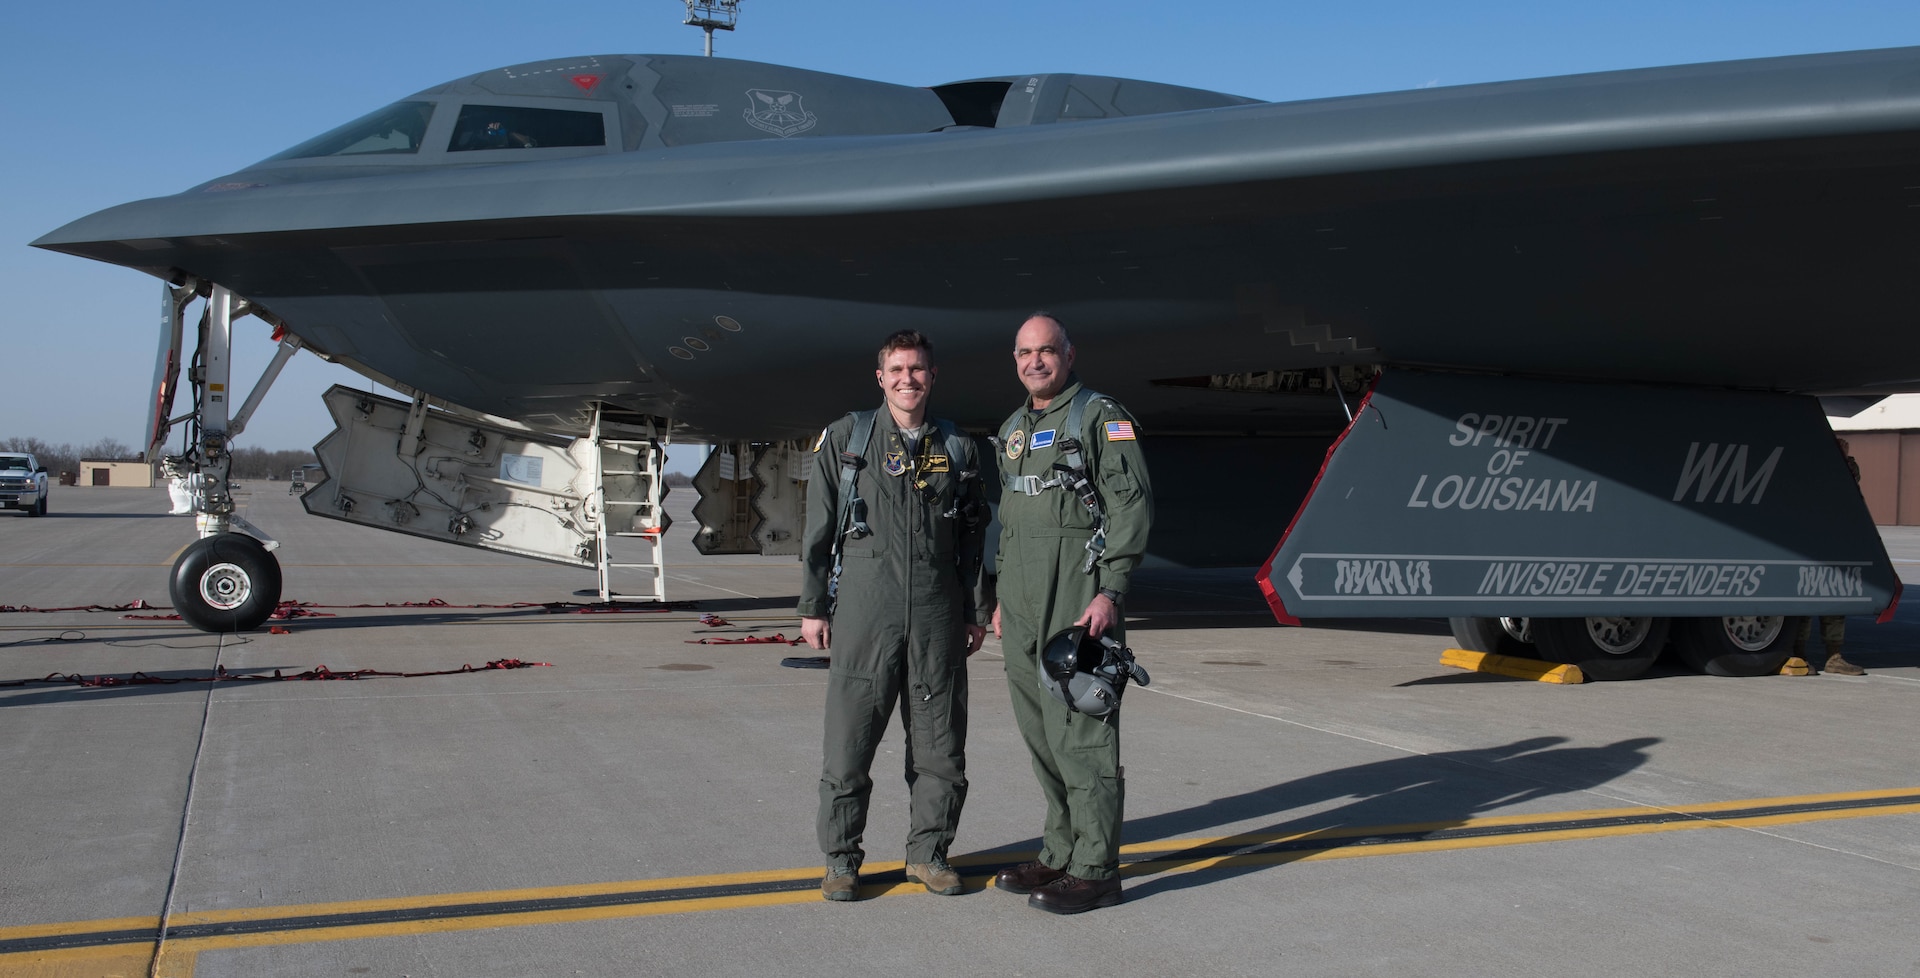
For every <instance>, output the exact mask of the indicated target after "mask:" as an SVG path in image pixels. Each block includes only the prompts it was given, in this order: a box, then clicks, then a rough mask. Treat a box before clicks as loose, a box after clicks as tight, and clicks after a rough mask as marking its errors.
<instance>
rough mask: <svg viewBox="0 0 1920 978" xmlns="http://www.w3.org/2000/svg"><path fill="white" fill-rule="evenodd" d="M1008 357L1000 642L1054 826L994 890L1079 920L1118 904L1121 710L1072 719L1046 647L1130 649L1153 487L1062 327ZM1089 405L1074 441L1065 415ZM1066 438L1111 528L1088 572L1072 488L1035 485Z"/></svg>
mask: <svg viewBox="0 0 1920 978" xmlns="http://www.w3.org/2000/svg"><path fill="white" fill-rule="evenodd" d="M1013 357H1014V366H1015V368H1016V370H1017V371H1018V373H1019V378H1020V383H1021V385H1022V386H1024V387H1025V388H1026V389H1027V401H1026V403H1025V404H1023V405H1021V407H1020V410H1018V411H1016V412H1014V415H1013V417H1011V418H1009V419H1008V420H1007V423H1006V424H1005V425H1004V426H1002V428H1001V437H1002V442H1001V446H1000V452H999V455H998V456H997V457H996V458H995V461H996V463H997V464H998V465H999V466H1000V467H1001V469H1002V471H1003V473H1004V474H1003V477H1002V479H1001V486H1002V487H1003V488H1002V491H1001V493H1000V526H1001V531H1000V549H999V556H998V565H999V580H998V583H997V589H998V591H999V598H1000V606H999V608H998V609H997V610H995V612H994V614H993V633H994V634H995V635H996V636H998V637H1000V639H1001V641H1002V650H1003V652H1004V653H1005V656H1006V669H1007V687H1008V689H1009V690H1010V691H1011V693H1012V695H1013V713H1014V717H1015V718H1016V719H1017V720H1018V721H1019V724H1020V736H1021V737H1022V738H1023V739H1024V740H1025V741H1026V744H1027V751H1028V753H1030V754H1031V755H1032V757H1033V773H1034V777H1036V778H1037V779H1038V780H1039V782H1040V793H1041V794H1042V795H1043V796H1045V798H1046V802H1047V818H1046V824H1045V826H1044V828H1043V829H1042V843H1043V844H1042V847H1041V849H1040V858H1039V859H1038V860H1037V861H1034V862H1028V863H1023V864H1021V865H1019V866H1015V867H1013V868H1012V869H1008V870H1006V871H1004V872H1002V873H1001V874H1000V875H999V876H998V877H996V878H995V879H994V885H995V886H997V887H999V888H1000V889H1003V890H1008V891H1011V892H1014V893H1025V894H1028V897H1027V905H1028V906H1031V907H1035V908H1037V909H1040V910H1045V911H1048V912H1050V913H1062V914H1067V913H1080V912H1081V911H1085V910H1092V909H1094V908H1096V907H1110V906H1113V905H1115V904H1117V903H1119V902H1120V901H1121V899H1122V896H1121V890H1120V876H1119V870H1120V825H1121V811H1122V807H1123V803H1124V801H1125V796H1126V779H1125V770H1124V769H1123V768H1122V767H1121V766H1120V713H1121V711H1120V710H1118V709H1115V710H1114V711H1112V712H1110V713H1108V714H1107V715H1106V716H1104V717H1092V716H1088V715H1087V714H1085V713H1079V712H1074V711H1072V710H1069V709H1068V707H1067V705H1066V704H1065V703H1062V702H1060V701H1059V700H1057V699H1055V698H1054V697H1053V696H1052V695H1050V694H1049V693H1047V692H1046V691H1045V690H1044V689H1042V687H1041V685H1040V671H1039V669H1040V667H1039V656H1040V650H1041V649H1042V648H1043V647H1044V646H1045V645H1046V643H1047V640H1048V639H1049V638H1051V637H1053V636H1054V635H1056V634H1058V633H1059V632H1061V631H1062V630H1064V629H1067V628H1069V627H1072V626H1074V625H1084V626H1086V628H1087V633H1088V634H1089V635H1090V636H1093V637H1096V638H1097V637H1099V636H1101V635H1112V636H1114V638H1116V639H1121V638H1124V633H1125V629H1126V620H1125V618H1124V617H1123V616H1122V612H1121V609H1122V606H1123V605H1124V604H1125V601H1126V595H1127V585H1128V579H1129V577H1130V576H1131V575H1132V573H1133V570H1134V568H1135V567H1138V566H1139V564H1140V558H1141V556H1142V555H1143V554H1144V553H1145V552H1146V544H1147V532H1148V530H1149V529H1150V528H1151V526H1152V524H1153V490H1152V486H1151V485H1150V484H1149V483H1148V481H1147V467H1146V463H1145V461H1144V460H1143V459H1142V457H1141V454H1140V443H1139V441H1138V440H1137V433H1136V431H1135V429H1134V423H1133V416H1132V415H1130V414H1128V413H1127V411H1126V409H1125V408H1123V407H1121V406H1120V405H1119V404H1118V403H1117V402H1115V401H1114V400H1113V399H1112V398H1110V397H1106V396H1104V395H1100V394H1094V393H1092V392H1091V391H1087V390H1086V389H1085V388H1084V387H1083V386H1082V385H1081V383H1080V379H1079V378H1078V377H1077V376H1076V375H1075V374H1074V373H1073V363H1074V348H1073V342H1072V340H1070V339H1068V337H1067V331H1066V328H1065V327H1063V326H1062V325H1061V324H1060V320H1059V319H1058V318H1056V317H1054V316H1052V315H1050V314H1048V313H1044V312H1039V313H1034V314H1033V315H1032V316H1030V317H1028V318H1027V320H1026V322H1025V323H1023V324H1022V325H1021V326H1020V331H1019V332H1018V333H1017V334H1015V336H1014V345H1013ZM1083 396H1084V400H1083V403H1082V409H1081V414H1082V417H1081V421H1080V425H1079V428H1078V430H1074V429H1072V428H1070V427H1069V425H1068V418H1069V415H1070V414H1071V408H1072V405H1073V402H1074V400H1075V398H1076V397H1083ZM1070 440H1071V441H1077V442H1079V443H1080V445H1081V457H1082V464H1084V465H1085V467H1086V470H1087V474H1088V476H1089V479H1090V481H1091V482H1092V483H1093V485H1094V486H1095V487H1096V488H1097V489H1098V490H1099V497H1100V502H1101V504H1102V506H1103V508H1104V510H1105V513H1106V517H1107V533H1106V549H1105V550H1104V551H1103V552H1101V553H1100V554H1099V556H1098V558H1097V559H1096V560H1095V561H1094V562H1093V565H1092V567H1091V568H1088V567H1087V560H1088V554H1089V550H1088V547H1087V544H1088V541H1089V540H1091V539H1093V537H1094V530H1095V527H1096V523H1095V519H1094V517H1093V515H1092V514H1091V513H1089V512H1088V510H1087V507H1086V506H1085V505H1084V504H1082V502H1081V501H1080V499H1079V497H1078V496H1076V495H1075V494H1074V492H1073V491H1072V490H1070V489H1067V488H1065V487H1061V486H1055V487H1051V488H1040V487H1039V483H1042V482H1046V481H1049V480H1051V479H1053V478H1055V477H1057V476H1058V475H1059V473H1058V472H1056V471H1055V470H1054V468H1053V465H1054V463H1055V462H1057V461H1060V460H1061V455H1062V447H1063V446H1064V445H1066V444H1067V443H1068V442H1069V441H1070ZM1025 476H1034V477H1036V478H1033V479H1023V478H1021V477H1025Z"/></svg>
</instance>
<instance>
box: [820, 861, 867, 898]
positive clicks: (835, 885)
mask: <svg viewBox="0 0 1920 978" xmlns="http://www.w3.org/2000/svg"><path fill="white" fill-rule="evenodd" d="M820 895H821V896H823V897H826V898H827V899H829V900H833V901H835V902H843V901H847V900H853V899H857V898H858V897H859V896H860V874H859V873H857V872H855V871H853V870H851V869H842V868H840V867H838V866H834V867H830V868H828V870H827V875H825V876H823V877H821V878H820Z"/></svg>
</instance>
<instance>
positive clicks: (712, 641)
mask: <svg viewBox="0 0 1920 978" xmlns="http://www.w3.org/2000/svg"><path fill="white" fill-rule="evenodd" d="M804 641H806V639H803V638H788V637H786V636H785V635H782V634H780V633H779V632H775V633H773V634H772V635H748V636H747V637H745V638H690V639H687V644H688V645H799V644H800V643H802V642H804Z"/></svg>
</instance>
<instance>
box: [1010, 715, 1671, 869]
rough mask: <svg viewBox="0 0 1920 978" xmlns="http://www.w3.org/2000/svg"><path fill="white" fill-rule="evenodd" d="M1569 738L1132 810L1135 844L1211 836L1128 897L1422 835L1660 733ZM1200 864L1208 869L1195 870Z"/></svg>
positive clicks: (1553, 786)
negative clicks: (1174, 806)
mask: <svg viewBox="0 0 1920 978" xmlns="http://www.w3.org/2000/svg"><path fill="white" fill-rule="evenodd" d="M1565 742H1566V738H1565V737H1533V738H1529V739H1526V740H1519V741H1515V742H1513V743H1511V744H1503V745H1501V746H1498V747H1487V748H1477V749H1473V750H1458V751H1446V752H1442V753H1438V754H1420V755H1413V756H1408V757H1400V758H1394V759H1392V760H1387V761H1378V762H1375V763H1372V764H1362V765H1359V766H1357V767H1349V768H1341V769H1339V770H1336V771H1328V772H1325V773H1322V774H1315V775H1312V776H1309V777H1305V778H1300V779H1297V780H1294V781H1288V782H1285V783H1282V784H1277V785H1273V786H1271V787H1267V788H1261V789H1259V790H1257V791H1249V792H1246V793H1244V794H1238V795H1232V796H1229V797H1225V798H1216V799H1213V800H1212V801H1208V802H1205V803H1202V804H1198V805H1193V806H1191V807H1188V808H1182V809H1179V810H1177V811H1171V812H1164V813H1161V814H1158V815H1148V816H1145V817H1142V818H1135V819H1130V820H1128V821H1127V823H1126V827H1125V829H1124V830H1123V833H1122V839H1123V840H1124V842H1125V843H1126V844H1127V845H1131V846H1138V845H1140V844H1142V843H1150V842H1154V841H1157V840H1181V839H1186V838H1188V837H1192V836H1204V837H1203V838H1194V839H1190V840H1189V841H1190V842H1191V844H1190V845H1188V846H1186V847H1185V848H1173V849H1172V850H1171V851H1168V852H1165V853H1156V854H1154V855H1153V856H1151V857H1149V858H1148V859H1147V860H1146V861H1144V862H1137V861H1136V862H1130V863H1125V864H1123V866H1122V870H1121V871H1122V874H1123V875H1125V876H1128V877H1133V878H1140V877H1144V879H1141V881H1140V882H1138V883H1136V884H1135V885H1133V886H1131V887H1129V888H1128V890H1127V898H1128V899H1129V900H1137V899H1142V898H1145V897H1148V896H1152V895H1153V894H1156V893H1161V892H1166V891H1171V890H1178V889H1184V888H1187V887H1191V886H1201V885H1205V884H1207V883H1213V882H1217V881H1219V880H1224V879H1231V878H1233V877H1236V876H1242V875H1245V874H1247V873H1251V872H1256V871H1258V870H1261V869H1266V868H1268V867H1271V866H1274V865H1281V864H1285V863H1287V862H1294V861H1297V860H1300V859H1304V858H1307V857H1308V856H1310V855H1312V854H1314V853H1316V852H1323V851H1325V850H1327V849H1332V848H1338V847H1340V846H1346V845H1356V844H1364V843H1366V842H1367V841H1368V840H1369V839H1373V838H1377V837H1378V836H1379V835H1382V834H1386V833H1388V832H1391V833H1392V834H1393V835H1394V838H1395V841H1417V840H1419V839H1421V838H1426V837H1430V836H1433V835H1435V834H1437V833H1442V832H1445V831H1446V830H1449V829H1457V828H1459V827H1461V826H1462V825H1465V824H1466V823H1467V821H1468V820H1470V819H1472V818H1475V817H1478V816H1483V815H1486V814H1488V813H1490V812H1493V811H1497V810H1499V809H1502V808H1508V807H1512V806H1516V805H1522V804H1525V803H1527V802H1530V801H1534V800H1536V799H1540V798H1544V797H1548V796H1551V795H1558V794H1567V793H1571V792H1578V791H1584V790H1587V789H1589V788H1593V787H1596V786H1598V785H1601V784H1605V783H1607V782H1608V781H1611V780H1613V779H1614V778H1616V777H1619V776H1620V775H1622V774H1625V773H1626V772H1628V771H1631V770H1633V769H1634V768H1637V767H1639V766H1640V765H1641V764H1644V763H1645V762H1646V760H1647V755H1646V753H1645V749H1646V748H1648V747H1651V746H1653V745H1654V744H1657V743H1659V742H1660V740H1659V738H1656V737H1636V738H1631V739H1628V740H1622V741H1618V742H1616V743H1612V744H1608V745H1606V746H1604V747H1560V746H1558V745H1560V744H1563V743H1565ZM1349 798H1350V799H1353V800H1352V801H1351V802H1349V803H1347V804H1345V805H1341V806H1339V807H1336V808H1330V809H1326V810H1322V811H1313V812H1309V813H1306V814H1303V815H1300V816H1298V817H1296V818H1281V819H1277V820H1274V821H1272V822H1269V823H1268V824H1266V825H1264V826H1261V827H1258V828H1246V829H1241V830H1239V831H1236V832H1235V833H1234V834H1232V835H1229V836H1225V837H1217V836H1205V833H1208V832H1210V831H1214V830H1217V829H1218V828H1219V827H1220V826H1223V825H1233V824H1237V823H1244V822H1247V821H1249V820H1253V819H1263V818H1269V817H1272V816H1277V815H1280V814H1281V813H1283V812H1289V811H1297V810H1299V809H1303V808H1311V807H1314V806H1318V805H1322V804H1325V803H1326V802H1329V801H1336V800H1339V799H1349ZM1275 836H1284V837H1286V839H1285V842H1286V845H1285V847H1284V849H1282V850H1279V851H1276V850H1274V849H1270V848H1269V849H1266V850H1265V851H1259V852H1256V853H1253V854H1237V853H1245V852H1246V851H1247V850H1261V849H1262V847H1268V846H1271V845H1272V844H1273V842H1274V841H1275V839H1274V837H1275ZM1039 845H1040V840H1038V839H1029V840H1026V841H1024V842H1020V843H1014V844H1012V845H1009V846H1005V847H1001V848H1000V849H998V850H997V851H999V852H1006V851H1010V850H1024V851H1032V850H1034V849H1037V848H1039ZM1203 864H1210V865H1203ZM1195 866H1202V867H1203V868H1198V869H1191V868H1190V867H1195Z"/></svg>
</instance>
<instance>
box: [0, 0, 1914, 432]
mask: <svg viewBox="0 0 1920 978" xmlns="http://www.w3.org/2000/svg"><path fill="white" fill-rule="evenodd" d="M684 12H685V5H684V2H683V0H574V2H570V3H560V4H527V3H505V2H496V0H463V2H458V3H455V2H443V0H389V2H385V3H366V2H360V0H336V2H330V3H324V4H279V3H234V2H228V0H201V2H197V3H194V4H190V5H189V4H174V3H166V2H153V0H146V2H140V3H134V2H125V0H103V2H95V3H88V4H50V3H36V4H27V5H23V6H22V7H20V8H17V9H16V10H15V12H14V13H13V14H11V15H9V17H8V21H7V24H6V28H5V30H4V32H3V35H0V55H3V56H0V81H3V82H4V90H5V91H6V92H8V93H9V97H8V98H7V99H6V100H5V107H4V108H3V109H0V113H3V115H0V119H3V120H4V122H5V126H6V131H7V133H8V135H9V137H10V138H8V139H7V140H6V149H5V150H4V155H0V161H3V163H0V165H3V166H4V168H5V185H6V186H7V187H8V191H7V192H6V193H5V194H0V229H4V231H5V233H4V236H0V294H4V295H5V296H6V297H7V301H6V302H5V305H4V306H0V378H3V379H4V382H3V383H0V391H5V393H6V397H5V404H6V407H5V408H4V409H0V437H7V436H16V437H18V436H35V437H39V438H43V439H46V440H48V441H52V442H75V443H86V442H91V441H94V440H96V439H99V438H103V437H111V438H117V439H119V440H121V441H122V442H126V443H129V444H131V443H134V442H136V441H138V440H139V429H140V427H141V425H142V424H143V423H144V421H145V411H146V407H145V402H146V398H147V386H148V383H149V380H150V378H151V375H152V370H153V366H152V358H153V348H154V345H155V336H156V333H157V330H158V320H159V313H158V309H159V285H158V284H157V283H156V282H155V281H154V280H152V279H150V278H148V277H146V276H144V275H141V274H139V273H136V272H131V271H127V270H124V269H120V268H115V267H111V266H106V265H99V264H96V263H93V262H88V261H85V260H82V259H76V258H70V257H66V256H63V255H55V254H49V253H44V252H40V251H37V250H35V249H31V248H28V247H27V246H26V242H28V241H30V240H32V239H33V238H35V237H37V236H39V235H40V234H43V233H45V232H46V231H49V230H52V229H53V228H55V227H58V226H60V225H61V224H64V223H66V222H67V221H70V220H72V219H74V218H77V217H80V216H82V215H85V214H87V213H90V212H92V211H95V210H98V209H100V208H103V207H107V206H110V205H113V204H117V203H121V202H124V201H128V200H133V199H138V198H143V197H153V196H160V195H165V194H171V193H175V192H178V191H180V190H182V189H185V188H186V187H189V186H192V185H194V184H196V183H199V182H201V181H203V180H206V179H208V178H211V177H213V176H217V175H220V174H224V173H227V172H231V171H233V170H236V169H239V168H240V167H242V166H245V165H247V164H249V163H251V162H254V161H256V160H259V159H261V158H263V157H266V156H269V155H271V154H273V153H275V152H278V151H279V150H281V149H284V148H286V147H288V146H291V145H293V144H294V143H297V142H299V141H301V140H303V139H305V138H307V137H309V136H312V135H315V134H317V133H319V132H322V131H324V130H326V129H329V128H331V127H333V126H335V125H338V124H339V123H342V122H345V121H347V120H348V119H351V118H354V117H356V116H358V115H361V114H363V113H365V112H368V111H370V110H372V109H375V108H378V107H379V106H381V105H384V104H386V103H387V102H390V101H393V100H395V99H397V98H400V97H402V96H405V95H408V94H411V93H412V92H415V91H418V90H420V89H423V88H427V87H429V86H432V85H435V84H438V83H440V82H443V81H448V80H451V79H454V78H458V77H461V76H464V75H469V74H472V73H474V72H478V71H483V70H486V69H489V68H495V67H500V66H503V65H509V64H515V63H519V62H524V61H534V60H538V59H542V58H550V57H567V56H572V55H580V54H614V53H656V52H658V53H698V52H699V50H700V44H701V38H700V33H699V32H698V31H697V30H695V29H693V28H691V27H686V26H683V25H682V24H681V23H680V20H681V17H682V15H683V14H684ZM1912 44H1920V4H1916V3H1913V2H1912V0H1903V2H1897V3H1896V2H1883V0H1872V2H1855V0H1825V2H1818V0H1743V2H1739V3H1733V2H1721V0H1714V2H1688V0H1667V2H1645V0H1616V2H1613V3H1607V4H1599V3H1583V4H1567V3H1555V2H1551V0H1547V2H1542V0H1530V2H1518V0H1515V2H1474V0H1459V2H1455V3H1444V4H1443V3H1411V2H1406V0H1344V2H1340V3H1320V4H1306V3H1287V4H1264V3H1242V4H1233V3H1214V4H1193V3H1175V2H1171V0H1163V2H1158V3H1148V2H1143V0H1107V2H1091V0H1026V2H1020V3H1015V2H1011V0H969V2H967V3H964V4H930V3H915V2H907V3H897V2H896V3H879V2H873V3H866V4H860V3H853V2H844V0H743V2H742V4H741V23H740V30H739V31H737V32H735V33H732V34H720V35H719V36H718V38H717V41H716V49H717V50H716V53H717V54H719V55H721V56H724V57H735V58H746V59H751V60H759V61H772V62H779V63H784V64H791V65H796V66H800V67H805V68H812V69H817V70H821V71H832V72H839V73H842V74H849V75H857V76H862V77H868V78H876V79H880V80H884V81H890V82H897V83H902V84H915V85H932V84H939V83H942V82H948V81H956V80H960V79H965V78H974V77H980V76H987V75H1000V74H1013V73H1023V72H1043V71H1074V72H1086V73H1090V74H1102V75H1118V76H1123V77H1134V78H1146V79H1152V80H1155V81H1165V82H1172V83H1176V84H1182V85H1190V86H1194V87H1197V88H1208V89H1215V90H1219V91H1226V92H1232V93H1235V94H1239V95H1246V96H1251V97H1255V98H1262V99H1271V100H1290V99H1303V98H1319V97H1326V96H1337V95H1350V94H1359V93H1364V92H1377V91H1390V90H1395V89H1405V88H1417V87H1421V86H1429V85H1457V84H1465V83H1470V82H1479V81H1495V80H1502V79H1511V78H1529V77H1539V76H1545V75H1560V74H1571V73H1576V72H1585V71H1604V70H1609V69H1617V68H1637V67H1647V66H1654V65H1666V64H1684V63H1689V62H1698V61H1719V60H1726V59H1733V58H1750V57H1767V56H1773V55H1784V54H1805V53H1813V52H1820V51H1841V50H1850V49H1859V48H1875V47H1896V46H1902V45H1912ZM271 353H272V344H271V343H269V342H268V340H267V337H266V330H265V328H264V327H263V326H262V325H261V324H260V323H259V322H258V321H257V320H243V321H242V323H241V328H240V330H239V333H238V335H237V337H236V340H235V359H236V369H235V381H236V384H237V385H238V386H240V387H241V388H242V389H245V388H248V387H250V386H251V383H252V381H253V378H254V377H256V376H257V375H258V371H259V367H260V366H261V365H262V364H264V363H265V361H266V359H267V357H268V356H270V355H271ZM334 383H348V384H363V383H364V382H363V381H361V380H360V379H359V378H358V377H357V376H356V375H354V374H352V373H350V372H348V371H346V370H344V369H342V368H338V367H332V366H329V365H326V364H323V363H321V362H320V361H318V360H317V359H315V358H313V357H312V356H310V355H306V354H302V355H301V356H300V357H298V358H296V361H295V364H294V365H293V366H290V367H289V368H288V371H287V373H286V374H284V375H283V376H282V378H281V380H280V382H279V383H278V384H276V385H275V387H274V389H273V392H272V393H271V394H270V395H269V396H268V398H267V400H266V403H265V405H264V406H263V407H262V409H261V411H260V413H259V414H258V415H257V416H256V418H255V420H254V424H253V427H252V428H251V429H249V431H248V432H247V434H246V435H245V436H244V438H243V441H242V443H243V444H250V445H255V446H259V447H263V448H269V449H277V448H296V447H302V446H307V445H311V444H312V443H314V442H316V441H318V440H319V439H320V438H321V437H322V436H323V435H325V433H326V430H327V428H328V422H327V420H326V412H325V410H324V409H323V408H322V406H321V404H320V401H319V393H320V391H322V390H324V389H325V388H326V387H327V386H329V385H331V384H334ZM677 461H678V460H676V462H677ZM675 467H676V468H679V467H683V466H681V465H676V466H675Z"/></svg>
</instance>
